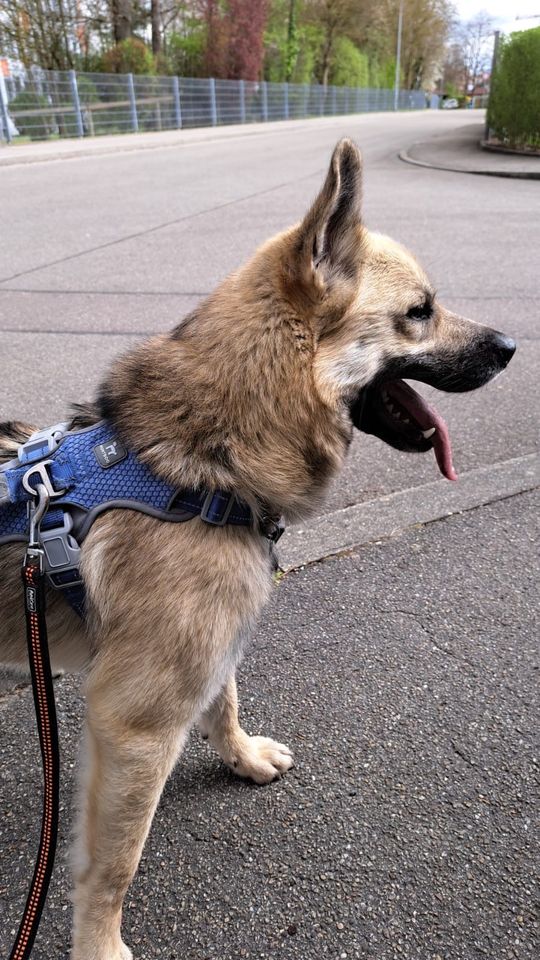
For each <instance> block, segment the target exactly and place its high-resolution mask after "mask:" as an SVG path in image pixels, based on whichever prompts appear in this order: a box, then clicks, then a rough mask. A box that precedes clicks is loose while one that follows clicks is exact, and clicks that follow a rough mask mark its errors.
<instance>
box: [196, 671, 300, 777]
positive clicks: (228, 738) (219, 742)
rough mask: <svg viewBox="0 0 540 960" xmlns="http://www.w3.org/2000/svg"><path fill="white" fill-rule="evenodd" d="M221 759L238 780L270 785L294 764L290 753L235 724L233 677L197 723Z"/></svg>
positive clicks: (236, 698)
mask: <svg viewBox="0 0 540 960" xmlns="http://www.w3.org/2000/svg"><path fill="white" fill-rule="evenodd" d="M199 727H200V730H201V733H202V734H203V736H204V737H207V738H208V740H209V741H210V743H211V744H212V746H213V747H214V748H215V750H217V752H218V753H219V755H220V757H221V759H222V760H223V761H224V763H226V764H227V766H228V767H230V768H231V770H233V771H234V773H236V774H238V776H239V777H249V779H251V780H254V781H255V783H270V781H271V780H275V779H276V777H278V776H279V775H280V774H282V773H285V771H286V770H289V769H290V767H292V765H293V758H292V754H291V751H290V750H289V749H288V747H286V746H284V745H283V744H282V743H276V741H275V740H270V739H269V738H268V737H250V736H249V735H248V734H247V733H246V732H245V731H244V730H242V727H241V726H240V723H239V722H238V695H237V692H236V680H235V678H234V675H233V676H231V677H230V678H229V680H228V681H227V683H226V684H225V686H224V687H223V689H222V690H221V692H220V693H219V694H218V696H217V698H216V699H215V700H214V702H213V703H212V705H211V706H210V707H209V708H208V709H207V710H206V712H205V713H204V714H203V716H202V717H201V719H200V721H199Z"/></svg>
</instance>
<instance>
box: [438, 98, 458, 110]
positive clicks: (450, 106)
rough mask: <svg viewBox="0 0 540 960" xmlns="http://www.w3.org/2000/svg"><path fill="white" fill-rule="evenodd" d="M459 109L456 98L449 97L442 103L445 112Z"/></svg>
mask: <svg viewBox="0 0 540 960" xmlns="http://www.w3.org/2000/svg"><path fill="white" fill-rule="evenodd" d="M457 107H459V103H458V102H457V100H456V99H455V97H448V98H447V99H446V100H443V102H442V108H443V110H456V109H457Z"/></svg>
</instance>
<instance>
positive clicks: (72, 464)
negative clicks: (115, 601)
mask: <svg viewBox="0 0 540 960" xmlns="http://www.w3.org/2000/svg"><path fill="white" fill-rule="evenodd" d="M38 485H42V486H45V488H46V491H47V494H48V497H49V502H50V506H49V509H48V510H47V512H46V513H45V514H44V516H43V519H42V520H41V524H40V527H39V542H40V545H41V547H42V548H43V551H44V554H45V570H46V573H47V577H48V581H49V584H50V585H51V586H53V587H54V588H56V589H58V590H62V591H63V593H64V595H65V597H66V599H67V600H68V601H69V602H70V603H71V605H72V607H73V608H74V610H75V611H76V612H77V613H78V614H79V616H80V617H84V613H85V593H84V584H83V581H82V578H81V575H80V572H79V563H80V547H81V544H82V542H83V541H84V538H85V537H86V535H87V534H88V531H89V530H90V528H91V526H92V524H93V522H94V520H95V519H96V517H98V516H99V515H100V514H101V513H104V511H106V510H111V509H127V510H137V511H139V512H141V513H145V514H148V515H149V516H151V517H156V518H157V519H159V520H165V521H168V522H172V523H183V522H185V521H187V520H191V519H193V517H196V516H198V517H200V518H201V520H203V521H204V522H205V523H208V524H211V525H213V526H218V527H221V526H224V525H225V524H233V525H237V526H252V527H255V518H254V516H253V513H252V511H251V509H250V507H249V506H248V505H247V504H246V503H243V502H242V501H240V500H239V499H237V497H236V496H235V495H234V494H233V493H229V492H225V491H223V490H212V491H207V490H203V491H197V490H178V489H176V488H175V487H173V486H171V485H170V484H169V483H167V482H166V481H165V480H162V479H160V478H159V477H157V476H156V475H155V474H154V473H152V471H151V470H150V469H149V467H147V466H146V464H144V463H142V462H141V460H139V459H138V458H137V457H136V456H135V454H134V453H133V451H131V450H128V449H127V448H126V447H125V446H124V445H123V443H122V442H121V441H120V440H119V439H118V438H117V437H116V436H115V432H114V428H113V427H112V425H111V424H110V423H108V422H107V421H101V422H100V423H97V424H95V425H94V426H91V427H87V428H84V429H81V430H70V429H69V424H67V423H60V424H56V426H53V427H49V428H48V429H47V430H43V431H39V432H38V433H34V434H33V435H32V436H31V437H30V439H29V440H28V441H27V442H26V443H25V444H23V445H22V446H21V447H19V451H18V457H17V459H15V460H11V461H10V462H9V463H5V464H2V465H0V546H2V544H5V543H12V542H15V541H23V542H28V538H29V526H30V519H31V510H32V506H33V504H34V501H35V497H36V492H37V490H36V488H37V486H38ZM259 529H260V532H261V533H262V534H263V535H264V536H266V537H267V538H268V539H269V540H272V541H274V542H275V541H276V540H277V539H278V538H279V536H280V535H281V533H282V532H283V527H282V525H281V524H280V522H279V521H278V520H275V519H273V518H268V517H266V518H263V522H262V523H259Z"/></svg>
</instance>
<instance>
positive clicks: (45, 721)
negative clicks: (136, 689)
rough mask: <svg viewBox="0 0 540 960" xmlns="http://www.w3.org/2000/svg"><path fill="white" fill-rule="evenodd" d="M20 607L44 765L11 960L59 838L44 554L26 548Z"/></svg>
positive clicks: (29, 934) (26, 941)
mask: <svg viewBox="0 0 540 960" xmlns="http://www.w3.org/2000/svg"><path fill="white" fill-rule="evenodd" d="M22 578H23V586H24V609H25V616H26V638H27V643H28V658H29V661H30V670H31V674H32V690H33V694H34V706H35V710H36V719H37V726H38V732H39V742H40V747H41V756H42V761H43V780H44V790H43V817H42V822H41V837H40V842H39V850H38V856H37V861H36V866H35V870H34V876H33V878H32V884H31V886H30V891H29V893H28V899H27V901H26V906H25V908H24V914H23V918H22V920H21V924H20V927H19V932H18V933H17V938H16V940H15V943H14V945H13V949H12V951H11V954H10V958H9V960H27V958H28V957H29V956H30V954H31V952H32V947H33V944H34V940H35V937H36V933H37V931H38V927H39V923H40V920H41V913H42V911H43V907H44V905H45V899H46V897H47V891H48V888H49V881H50V879H51V875H52V871H53V865H54V855H55V851H56V839H57V834H58V806H59V784H60V753H59V749H58V727H57V721H56V706H55V702H54V687H53V679H52V674H51V664H50V659H49V648H48V644H47V625H46V620H45V574H44V569H43V552H42V551H41V550H40V549H39V548H37V549H32V548H29V549H28V551H27V553H26V556H25V559H24V563H23V568H22Z"/></svg>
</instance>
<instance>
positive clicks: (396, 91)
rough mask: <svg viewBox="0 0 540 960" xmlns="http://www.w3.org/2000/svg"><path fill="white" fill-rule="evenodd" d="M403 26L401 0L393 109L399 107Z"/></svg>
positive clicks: (401, 4) (400, 5)
mask: <svg viewBox="0 0 540 960" xmlns="http://www.w3.org/2000/svg"><path fill="white" fill-rule="evenodd" d="M402 27H403V0H400V2H399V19H398V28H397V47H396V78H395V81H394V110H397V109H398V108H399V79H400V78H399V73H400V69H401V30H402Z"/></svg>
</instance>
